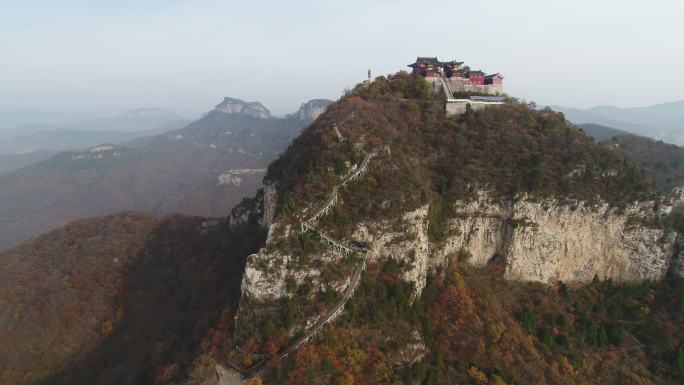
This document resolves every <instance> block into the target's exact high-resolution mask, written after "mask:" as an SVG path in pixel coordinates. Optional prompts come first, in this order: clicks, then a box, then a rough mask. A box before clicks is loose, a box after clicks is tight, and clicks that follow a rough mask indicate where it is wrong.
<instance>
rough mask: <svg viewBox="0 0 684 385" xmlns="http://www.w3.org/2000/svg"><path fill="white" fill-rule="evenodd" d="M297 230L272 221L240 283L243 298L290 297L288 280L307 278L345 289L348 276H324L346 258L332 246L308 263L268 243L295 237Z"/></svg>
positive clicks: (323, 285) (322, 285) (298, 282)
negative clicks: (332, 250) (262, 245)
mask: <svg viewBox="0 0 684 385" xmlns="http://www.w3.org/2000/svg"><path fill="white" fill-rule="evenodd" d="M297 230H298V229H297ZM295 231H296V230H294V229H290V228H289V227H288V226H285V227H283V226H282V225H280V224H278V223H273V224H271V226H270V228H269V231H268V236H267V240H266V247H264V248H263V249H261V250H259V252H258V253H256V254H252V255H250V256H249V257H248V258H247V264H246V266H245V274H244V275H243V277H242V283H241V289H242V298H243V299H247V300H249V301H251V302H254V303H264V302H269V301H274V300H277V299H280V298H285V297H288V296H290V295H291V294H292V293H288V291H287V281H288V280H290V281H291V282H292V283H294V284H295V285H296V286H299V285H301V284H303V283H304V282H305V281H307V280H308V281H310V282H311V283H312V284H313V286H314V287H316V288H326V287H332V288H334V289H335V290H338V291H342V290H343V289H344V288H345V287H346V286H347V285H348V284H349V281H350V280H349V277H341V278H340V279H338V280H331V277H329V276H326V277H323V275H325V274H326V273H327V268H328V267H329V266H332V265H334V264H335V263H340V261H341V260H342V259H343V256H342V255H340V254H337V253H333V252H331V251H329V250H325V251H321V252H320V253H318V254H316V255H315V256H314V257H312V259H315V260H316V261H315V263H308V262H307V263H305V262H303V261H302V260H301V258H299V257H298V256H295V255H290V254H285V253H282V252H280V251H279V250H277V248H271V247H269V245H272V244H274V243H277V242H278V240H282V239H283V238H286V237H288V236H293V237H296V236H297V234H296V233H295Z"/></svg>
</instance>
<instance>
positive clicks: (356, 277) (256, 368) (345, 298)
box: [229, 112, 375, 379]
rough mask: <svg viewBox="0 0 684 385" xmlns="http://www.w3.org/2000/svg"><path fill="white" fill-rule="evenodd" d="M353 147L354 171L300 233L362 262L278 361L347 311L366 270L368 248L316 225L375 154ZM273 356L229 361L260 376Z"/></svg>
mask: <svg viewBox="0 0 684 385" xmlns="http://www.w3.org/2000/svg"><path fill="white" fill-rule="evenodd" d="M353 116H354V112H352V115H351V117H353ZM351 117H350V118H347V119H345V121H347V120H349V119H351ZM333 128H334V130H335V132H336V134H337V135H338V136H339V137H340V138H341V137H342V136H341V134H340V132H339V130H338V128H337V125H334V126H333ZM354 148H356V149H357V150H358V151H360V152H361V153H362V154H364V157H363V160H362V161H361V163H360V164H359V165H358V166H357V167H356V169H355V170H354V171H353V172H352V173H351V174H349V175H348V176H346V177H345V178H343V179H342V182H340V183H339V184H338V185H337V186H335V187H334V188H333V191H332V193H331V195H330V198H329V199H328V200H327V201H326V203H325V205H324V206H323V207H322V208H321V209H319V210H318V211H316V212H315V213H314V214H313V215H312V216H311V217H310V218H308V219H307V220H305V221H303V222H302V224H301V233H302V234H305V233H307V232H311V233H313V234H316V235H317V236H318V237H319V238H320V239H321V240H322V241H323V243H324V244H325V245H327V246H328V248H329V249H330V250H332V251H334V252H337V253H341V254H344V255H345V256H349V255H359V256H360V257H361V263H360V264H359V265H358V266H357V267H356V268H355V269H354V273H353V274H352V277H351V280H350V282H349V285H347V288H346V289H345V291H344V294H343V295H342V298H341V299H340V301H339V302H338V303H337V304H336V305H335V306H334V307H333V308H332V309H330V310H328V311H327V312H326V313H325V314H324V315H323V317H321V319H320V320H319V321H318V322H316V324H315V325H314V326H313V327H311V328H310V329H309V330H308V331H307V332H306V333H305V334H304V335H303V336H302V337H300V338H298V339H297V340H296V341H295V342H294V343H292V344H291V345H290V346H288V347H287V348H286V349H285V350H283V352H281V353H279V354H278V357H277V359H278V360H279V361H280V360H283V359H285V358H287V357H288V356H289V355H290V354H292V353H293V352H295V351H296V350H297V349H299V347H300V346H301V345H303V344H305V343H307V342H309V340H310V339H311V338H312V337H314V336H316V335H317V334H318V333H320V332H321V330H323V328H324V327H325V326H326V325H327V324H329V323H331V322H333V321H334V320H336V319H337V318H338V317H339V316H340V315H341V314H342V312H343V311H344V307H345V306H346V305H347V302H349V300H350V299H351V298H352V297H353V296H354V293H355V292H356V289H357V287H358V286H359V283H360V282H361V277H362V275H363V272H364V271H365V270H366V253H365V251H363V250H360V249H358V248H356V247H353V246H346V245H344V244H343V243H342V242H340V241H337V240H335V239H334V238H332V237H331V236H329V235H328V234H325V233H324V232H322V231H320V230H318V229H317V228H316V226H315V222H316V221H318V219H320V218H321V217H323V216H324V215H326V214H327V213H329V212H330V210H332V208H333V207H334V206H335V204H336V203H337V199H338V193H339V189H340V188H343V187H346V186H347V185H348V184H349V183H351V182H352V181H355V180H357V179H358V178H359V177H360V176H361V175H363V173H365V172H366V171H367V170H368V165H369V163H370V161H371V159H372V158H373V157H374V156H375V152H372V151H371V152H366V151H364V150H363V149H362V148H360V147H359V146H357V145H354ZM271 358H272V357H269V358H265V359H263V360H261V361H259V362H258V363H256V364H255V365H253V366H252V367H251V368H249V369H247V370H241V369H240V368H238V367H237V366H236V365H233V364H230V363H229V365H230V366H231V367H232V368H233V369H234V370H236V371H238V372H239V373H240V374H241V375H242V376H243V377H244V378H245V379H250V378H254V377H258V376H260V375H261V374H263V372H264V371H265V370H266V364H267V363H268V360H269V359H271Z"/></svg>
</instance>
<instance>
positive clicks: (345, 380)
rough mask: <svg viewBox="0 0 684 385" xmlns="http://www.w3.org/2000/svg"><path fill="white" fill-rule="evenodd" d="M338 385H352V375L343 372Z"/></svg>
mask: <svg viewBox="0 0 684 385" xmlns="http://www.w3.org/2000/svg"><path fill="white" fill-rule="evenodd" d="M340 384H342V385H354V375H353V374H351V373H349V372H345V373H344V374H342V378H340Z"/></svg>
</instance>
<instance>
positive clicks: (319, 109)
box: [290, 99, 332, 121]
mask: <svg viewBox="0 0 684 385" xmlns="http://www.w3.org/2000/svg"><path fill="white" fill-rule="evenodd" d="M331 103H332V101H331V100H327V99H313V100H310V101H308V102H306V103H302V105H301V107H299V111H297V112H296V113H294V114H292V115H290V116H296V117H297V118H299V119H301V120H311V121H314V120H316V118H318V117H319V116H320V115H321V114H322V113H324V112H325V109H326V108H328V106H329V105H330V104H331Z"/></svg>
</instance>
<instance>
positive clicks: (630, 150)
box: [579, 124, 684, 194]
mask: <svg viewBox="0 0 684 385" xmlns="http://www.w3.org/2000/svg"><path fill="white" fill-rule="evenodd" d="M579 127H580V128H581V129H582V130H583V131H584V132H585V133H586V134H587V135H589V136H591V137H592V138H594V140H596V141H597V142H601V143H603V144H605V145H608V146H610V148H611V149H612V150H613V151H616V152H619V153H621V154H623V155H624V156H625V157H626V158H627V159H628V160H629V161H630V162H634V163H635V164H636V165H637V166H639V167H641V168H643V169H644V170H645V171H646V172H647V173H648V175H650V176H651V177H652V178H653V180H654V181H655V182H656V184H657V185H658V187H659V188H660V189H661V191H662V192H664V193H665V194H668V193H669V192H671V191H672V189H673V188H676V187H683V186H684V147H680V146H677V145H674V144H670V143H664V142H663V141H660V140H655V139H653V138H647V137H644V136H640V135H636V134H632V133H629V132H626V131H622V130H618V129H615V128H612V127H605V126H601V125H598V124H581V125H579Z"/></svg>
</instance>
